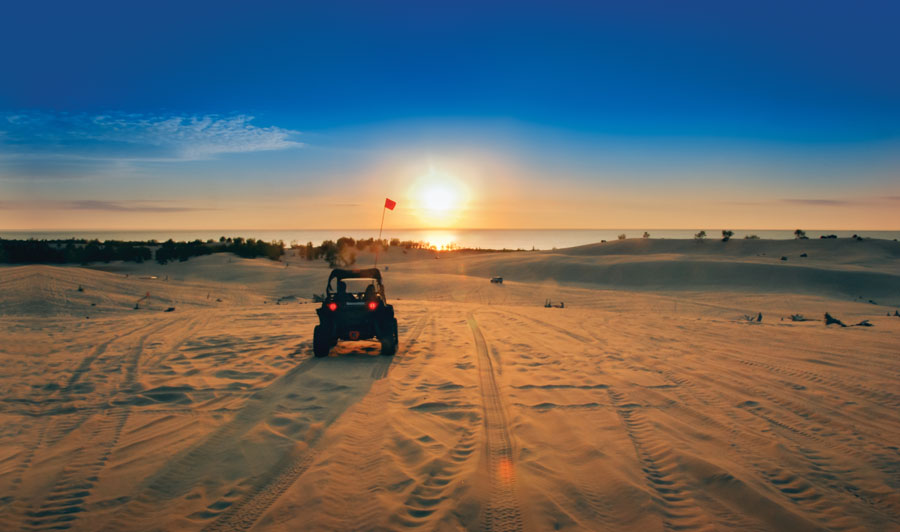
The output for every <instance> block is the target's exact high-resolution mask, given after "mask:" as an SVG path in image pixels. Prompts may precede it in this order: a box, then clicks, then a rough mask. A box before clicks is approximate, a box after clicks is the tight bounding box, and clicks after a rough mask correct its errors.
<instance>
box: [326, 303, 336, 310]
mask: <svg viewBox="0 0 900 532" xmlns="http://www.w3.org/2000/svg"><path fill="white" fill-rule="evenodd" d="M328 310H331V311H335V310H337V303H335V302H334V301H332V302H331V303H329V304H328Z"/></svg>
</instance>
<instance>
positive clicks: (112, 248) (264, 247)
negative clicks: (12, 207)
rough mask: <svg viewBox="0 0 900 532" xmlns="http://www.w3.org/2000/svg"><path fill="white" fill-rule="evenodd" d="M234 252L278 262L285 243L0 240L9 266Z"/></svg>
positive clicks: (183, 258) (1, 252)
mask: <svg viewBox="0 0 900 532" xmlns="http://www.w3.org/2000/svg"><path fill="white" fill-rule="evenodd" d="M225 252H231V253H234V254H235V255H238V256H239V257H245V258H254V257H267V258H269V259H272V260H279V258H280V257H281V256H282V255H283V254H284V244H283V243H282V242H272V243H269V242H264V241H262V240H254V239H252V238H250V239H247V240H244V239H243V238H235V239H231V238H228V239H226V238H225V237H222V238H221V239H220V240H219V242H218V243H216V242H214V241H212V240H208V241H206V242H203V241H201V240H194V241H192V242H175V241H174V240H171V239H170V240H168V241H166V242H163V243H162V244H160V243H159V242H157V241H155V240H150V241H147V242H125V241H119V240H107V241H105V242H102V243H101V242H100V241H99V240H84V239H69V240H35V239H29V240H5V239H0V263H8V264H67V263H70V264H87V263H89V262H111V261H114V260H121V261H127V262H138V263H140V262H144V261H148V260H152V259H156V261H157V262H158V263H160V264H166V263H168V262H169V261H174V260H179V261H182V262H183V261H186V260H188V259H189V258H191V257H198V256H201V255H209V254H212V253H225Z"/></svg>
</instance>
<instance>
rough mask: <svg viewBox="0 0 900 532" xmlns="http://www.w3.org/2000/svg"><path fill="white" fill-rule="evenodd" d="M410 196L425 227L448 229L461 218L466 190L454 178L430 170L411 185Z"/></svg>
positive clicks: (463, 185)
mask: <svg viewBox="0 0 900 532" xmlns="http://www.w3.org/2000/svg"><path fill="white" fill-rule="evenodd" d="M410 196H411V197H412V198H411V199H412V200H413V202H414V204H415V205H416V207H417V209H416V210H417V212H418V215H419V218H420V219H421V220H422V222H423V223H424V224H425V225H428V226H431V227H439V226H440V227H449V226H452V225H453V224H455V223H456V222H457V221H458V220H459V218H460V217H461V216H462V212H463V209H464V208H465V204H466V203H467V201H468V189H467V188H466V186H465V184H464V183H463V182H462V181H460V180H459V179H457V178H456V177H455V176H452V175H450V174H448V173H446V172H441V171H438V170H435V169H431V170H430V171H429V172H428V173H427V174H425V175H423V176H422V177H420V178H419V179H418V180H417V181H416V182H415V183H414V184H413V186H412V188H411V190H410Z"/></svg>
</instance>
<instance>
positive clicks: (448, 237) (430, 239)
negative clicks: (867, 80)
mask: <svg viewBox="0 0 900 532" xmlns="http://www.w3.org/2000/svg"><path fill="white" fill-rule="evenodd" d="M644 231H647V232H648V233H650V237H651V238H673V239H674V238H693V236H694V233H696V232H697V231H698V229H683V230H680V229H646V230H645V229H514V230H506V229H459V230H443V229H442V230H428V229H416V230H393V229H389V228H385V230H384V233H383V235H382V238H386V239H391V238H399V239H400V240H412V241H416V242H419V241H421V242H427V243H429V244H431V245H433V246H436V247H439V248H443V247H447V246H451V245H453V246H458V247H466V248H482V249H532V248H535V249H553V248H567V247H572V246H581V245H584V244H593V243H596V242H600V241H602V240H615V239H616V238H617V237H618V235H621V234H624V235H626V236H627V237H628V238H640V237H641V236H642V235H643V234H644ZM706 232H707V234H708V237H709V238H717V237H721V230H711V229H707V230H706ZM806 234H807V236H809V238H819V236H820V235H831V234H834V235H837V236H838V237H849V236H852V235H854V234H858V235H860V236H862V237H868V238H883V239H888V240H894V239H900V231H807V232H806ZM746 235H757V236H758V237H760V238H764V239H791V238H794V232H793V230H778V231H772V230H765V231H763V230H759V231H756V230H741V231H738V230H735V232H734V237H732V238H735V239H740V238H744V236H746ZM222 236H225V237H238V236H240V237H244V238H255V239H258V240H265V241H269V242H271V241H278V240H281V241H283V242H284V243H285V244H286V245H291V244H292V243H296V244H306V243H307V242H312V243H313V244H316V245H318V244H321V243H322V241H324V240H337V239H338V238H340V237H342V236H349V237H352V238H356V239H359V238H377V237H378V231H377V230H374V229H346V230H306V229H286V230H280V231H270V230H255V229H248V230H246V231H235V230H227V231H221V230H219V231H215V230H213V231H206V230H202V231H0V238H13V239H26V238H37V239H67V238H86V239H95V238H96V239H98V240H100V241H104V240H135V241H146V240H158V241H160V242H163V241H166V240H168V239H170V238H171V239H173V240H176V241H182V240H184V241H189V240H197V239H200V240H203V241H206V240H209V239H212V240H218V239H219V237H222Z"/></svg>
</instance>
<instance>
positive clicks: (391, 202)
mask: <svg viewBox="0 0 900 532" xmlns="http://www.w3.org/2000/svg"><path fill="white" fill-rule="evenodd" d="M396 206H397V202H396V201H394V200H392V199H391V198H384V208H385V209H388V210H391V211H392V210H394V207H396Z"/></svg>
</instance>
